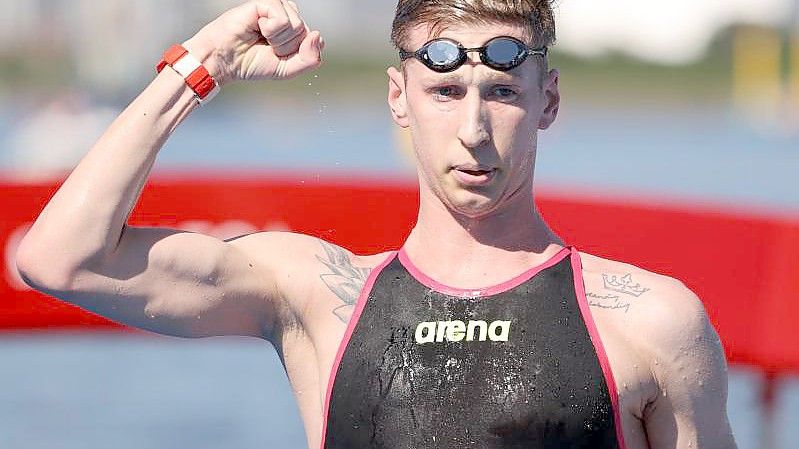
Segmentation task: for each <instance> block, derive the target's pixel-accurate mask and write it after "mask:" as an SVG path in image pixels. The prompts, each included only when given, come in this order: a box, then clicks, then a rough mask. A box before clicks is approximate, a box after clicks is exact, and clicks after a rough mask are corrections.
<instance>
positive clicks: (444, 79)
mask: <svg viewBox="0 0 799 449" xmlns="http://www.w3.org/2000/svg"><path fill="white" fill-rule="evenodd" d="M486 81H487V82H489V83H491V82H493V83H507V84H518V83H520V82H521V81H522V79H521V78H518V77H513V76H509V75H505V74H499V73H497V74H491V75H489V76H488V77H486ZM422 82H423V83H424V84H437V83H459V84H463V83H464V80H463V76H461V75H456V74H454V73H449V74H446V75H444V76H440V77H437V76H426V77H424V78H423V79H422Z"/></svg>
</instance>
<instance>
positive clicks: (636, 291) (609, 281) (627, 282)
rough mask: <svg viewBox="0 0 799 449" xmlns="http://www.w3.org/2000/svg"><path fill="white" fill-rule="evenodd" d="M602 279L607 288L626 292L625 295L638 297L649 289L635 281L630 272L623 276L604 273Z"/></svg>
mask: <svg viewBox="0 0 799 449" xmlns="http://www.w3.org/2000/svg"><path fill="white" fill-rule="evenodd" d="M602 281H603V282H604V283H605V288H606V289H608V290H611V291H614V292H619V293H624V294H625V295H632V296H635V297H638V296H641V295H643V294H644V293H646V292H648V291H649V289H648V288H646V287H644V286H642V285H641V284H639V283H637V282H633V276H632V274H630V273H627V274H625V275H624V276H622V277H618V276H616V275H615V274H605V273H602Z"/></svg>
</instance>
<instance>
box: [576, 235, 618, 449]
mask: <svg viewBox="0 0 799 449" xmlns="http://www.w3.org/2000/svg"><path fill="white" fill-rule="evenodd" d="M570 249H571V263H572V272H573V273H574V293H575V294H576V295H577V303H578V304H579V305H580V313H581V314H582V316H583V321H584V322H585V327H586V328H587V329H588V334H589V335H590V336H591V341H592V342H593V344H594V350H595V351H596V355H597V357H598V358H599V364H600V365H601V366H602V372H603V373H604V375H605V383H606V384H607V386H608V392H609V393H610V403H611V405H612V407H613V422H614V423H615V428H616V439H617V440H618V443H619V449H627V445H626V444H625V443H624V434H623V432H622V425H621V410H620V409H619V393H618V389H617V387H616V380H615V379H614V378H613V371H611V369H610V361H609V360H608V355H607V353H605V347H604V345H603V344H602V339H601V338H600V337H599V331H598V330H597V327H596V323H594V318H593V316H592V315H591V309H590V307H589V305H588V298H586V296H585V282H584V280H583V266H582V263H581V262H580V255H579V253H578V251H577V249H576V248H574V247H571V248H570Z"/></svg>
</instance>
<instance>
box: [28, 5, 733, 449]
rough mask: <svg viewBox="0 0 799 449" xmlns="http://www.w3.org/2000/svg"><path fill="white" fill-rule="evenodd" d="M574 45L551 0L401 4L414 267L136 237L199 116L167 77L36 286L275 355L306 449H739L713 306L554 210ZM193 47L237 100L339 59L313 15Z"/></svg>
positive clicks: (72, 197)
mask: <svg viewBox="0 0 799 449" xmlns="http://www.w3.org/2000/svg"><path fill="white" fill-rule="evenodd" d="M554 35H555V33H554V23H553V19H552V11H551V7H550V5H549V3H547V2H545V1H543V0H516V1H499V0H496V1H492V0H482V1H481V0H441V1H431V0H401V1H400V2H399V5H398V8H397V15H396V17H395V21H394V29H393V33H392V37H393V39H394V42H395V44H396V45H397V47H398V48H399V49H400V54H401V56H402V60H403V61H402V65H401V68H400V69H396V68H393V67H392V68H389V69H388V78H389V93H388V103H389V106H390V108H391V113H392V116H393V119H394V121H395V122H396V123H397V125H399V126H401V127H404V128H410V131H411V133H412V136H413V143H414V145H413V146H414V150H415V153H416V157H417V161H418V172H419V180H420V183H419V185H420V192H421V193H420V194H421V204H420V210H419V217H418V224H417V225H416V227H415V228H414V229H413V231H412V232H411V234H410V236H409V237H408V239H407V241H406V242H405V244H404V246H403V247H402V248H401V250H400V251H398V252H389V253H384V254H377V255H354V254H351V253H350V252H348V251H347V250H345V249H343V248H340V247H337V246H335V245H332V244H330V243H327V242H323V241H320V240H318V239H315V238H312V237H308V236H303V235H297V234H291V233H256V234H251V235H246V236H242V237H240V238H236V239H231V240H229V241H219V240H216V239H214V238H212V237H209V236H204V235H200V234H195V233H188V232H181V231H177V230H169V229H158V228H156V229H152V228H138V227H132V226H127V225H126V220H127V217H128V214H129V212H130V210H131V209H132V207H133V206H134V204H135V203H136V201H137V199H138V197H139V194H140V191H141V188H142V186H143V185H144V183H145V180H146V178H147V175H148V174H149V172H150V169H151V168H152V165H153V162H154V160H155V158H156V154H157V152H158V150H159V149H160V148H161V146H162V145H163V144H164V142H165V140H166V139H167V137H168V136H169V135H170V133H171V132H172V131H173V130H174V129H175V128H176V127H177V126H178V125H179V124H180V123H181V122H182V121H183V120H184V119H186V117H187V116H188V115H189V113H190V112H191V111H192V110H193V109H194V108H195V107H196V104H197V102H196V101H195V98H194V93H193V92H192V90H191V89H189V88H187V87H186V83H185V82H184V80H183V79H182V77H181V76H180V75H178V72H177V69H175V70H172V69H168V70H162V71H161V73H160V74H159V75H158V77H157V78H156V79H155V80H154V81H153V83H152V84H151V85H150V86H148V87H147V88H146V89H145V91H144V92H143V93H142V94H141V95H140V96H139V97H138V98H136V100H135V101H134V102H133V103H132V104H131V105H130V106H129V107H128V108H127V109H126V110H125V111H124V112H123V113H122V114H121V115H120V117H119V118H118V119H117V120H116V121H115V122H114V123H113V124H112V125H111V127H110V128H109V129H108V131H107V132H106V133H105V134H104V135H103V136H102V137H101V139H100V140H99V141H98V142H97V144H96V145H95V146H94V147H93V148H92V149H91V150H90V151H89V153H88V154H87V155H86V156H85V158H84V159H83V160H82V161H81V163H80V164H79V165H78V167H77V168H76V169H75V170H74V172H73V173H72V174H71V175H70V176H69V178H68V179H67V180H66V181H65V183H64V184H63V186H62V187H61V188H60V190H59V191H58V192H57V193H56V195H55V196H54V197H53V199H52V200H51V202H50V203H49V204H48V205H47V207H46V208H45V210H44V211H43V212H42V214H41V216H40V217H39V219H38V220H37V221H36V223H35V224H34V226H33V227H32V229H31V230H30V232H29V233H28V235H27V236H26V237H25V239H24V241H23V242H22V243H21V245H20V249H19V252H18V258H17V264H18V267H19V270H20V272H21V274H23V276H24V278H25V279H26V281H27V282H29V283H30V284H31V285H32V286H34V287H36V288H38V289H40V290H42V291H44V292H47V293H49V294H51V295H54V296H57V297H59V298H62V299H63V300H66V301H69V302H71V303H73V304H77V305H79V306H81V307H83V308H85V309H88V310H91V311H93V312H95V313H99V314H101V315H104V316H107V317H109V318H111V319H113V320H116V321H119V322H122V323H125V324H128V325H131V326H135V327H138V328H142V329H147V330H150V331H153V332H158V333H161V334H166V335H174V336H182V337H205V336H214V335H248V336H254V337H259V338H263V339H265V340H268V341H269V342H271V343H272V344H273V345H274V346H275V348H276V349H277V351H278V353H279V354H280V355H281V358H282V360H283V363H284V364H285V367H286V371H287V373H288V376H289V380H290V382H291V385H292V387H293V390H294V392H295V395H296V398H297V401H298V403H299V408H300V412H301V415H302V418H303V420H304V423H305V427H306V430H307V439H308V445H309V447H323V448H365V447H375V448H377V447H380V448H427V447H430V448H433V447H435V448H461V447H474V448H488V447H503V448H516V447H519V448H521V447H525V448H554V447H558V448H566V447H572V448H578V447H586V448H587V447H591V448H628V449H644V448H647V447H649V448H652V449H665V448H675V447H679V448H690V447H696V448H705V449H710V448H732V447H735V442H734V440H733V437H732V433H731V430H730V426H729V423H728V421H727V416H726V394H727V377H726V362H725V360H724V353H723V350H722V347H721V345H720V342H719V339H718V336H717V334H716V333H715V331H714V329H713V327H712V326H711V325H710V323H709V322H708V319H707V316H706V314H705V311H704V309H703V306H702V303H701V302H700V300H699V299H698V298H697V297H696V296H695V295H694V294H693V293H691V292H690V291H689V290H688V289H686V288H685V287H684V286H683V285H682V284H681V283H680V282H678V281H676V280H674V279H671V278H667V277H664V276H660V275H657V274H654V273H649V272H646V271H644V270H642V269H639V268H637V267H634V266H631V265H627V264H624V263H621V262H615V261H610V260H605V259H602V258H599V257H596V256H592V255H590V254H585V253H580V252H578V251H577V250H576V249H574V248H573V247H569V246H567V245H566V244H564V242H562V241H561V239H559V238H558V237H557V236H556V235H555V234H554V233H553V232H552V231H551V230H550V229H549V227H548V226H547V224H546V223H545V222H544V221H543V219H542V218H541V217H540V215H539V214H538V211H537V210H536V209H535V206H534V199H533V171H534V165H535V164H534V163H535V154H536V150H537V132H538V130H543V129H546V128H548V127H549V126H550V125H551V124H552V123H553V122H554V120H555V118H556V116H557V112H558V104H559V93H558V75H559V74H558V71H557V70H549V69H548V68H547V61H546V54H547V52H546V48H547V47H548V46H549V45H551V44H552V42H553V40H554ZM267 43H268V44H267ZM184 47H185V48H186V49H187V50H188V51H189V53H191V54H193V55H195V56H196V57H197V58H199V60H200V61H202V63H203V65H204V66H205V67H207V69H208V70H209V71H210V73H211V75H213V76H214V77H215V78H216V79H217V81H218V82H219V83H220V84H221V85H222V86H223V87H224V85H225V84H227V83H229V82H232V81H234V80H247V79H252V80H256V79H283V78H288V77H292V76H295V75H297V74H299V73H303V72H305V71H308V70H312V69H315V68H316V67H318V66H319V64H320V63H321V51H322V48H323V42H322V39H321V37H320V34H319V32H317V31H311V30H310V29H309V28H308V27H307V26H306V24H305V23H304V22H303V20H302V18H301V16H300V14H299V9H298V8H297V5H295V4H294V3H292V2H290V1H285V0H265V1H258V2H250V3H247V4H245V5H242V6H239V7H237V8H234V9H231V10H230V11H227V12H226V13H225V14H223V15H222V16H220V17H219V18H218V19H217V20H215V21H213V22H211V23H210V24H208V25H207V26H206V27H204V28H203V29H202V30H201V31H200V32H199V33H198V34H197V35H195V36H194V37H193V38H191V39H189V40H188V41H187V42H185V43H184ZM264 138H265V140H266V139H268V136H265V137H264ZM586 226H590V223H586ZM53 254H57V255H58V257H57V258H53V257H51V256H52V255H53Z"/></svg>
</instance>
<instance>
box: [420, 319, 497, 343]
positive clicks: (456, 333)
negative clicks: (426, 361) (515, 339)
mask: <svg viewBox="0 0 799 449" xmlns="http://www.w3.org/2000/svg"><path fill="white" fill-rule="evenodd" d="M509 334H510V321H494V322H492V323H491V324H488V323H487V322H485V321H469V322H468V323H464V322H463V321H426V322H424V323H419V325H418V326H416V334H415V339H416V343H418V344H420V345H423V344H425V343H441V342H443V341H445V340H446V341H454V342H457V341H475V340H477V341H486V340H491V341H508V336H509ZM475 336H476V337H477V338H475Z"/></svg>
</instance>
